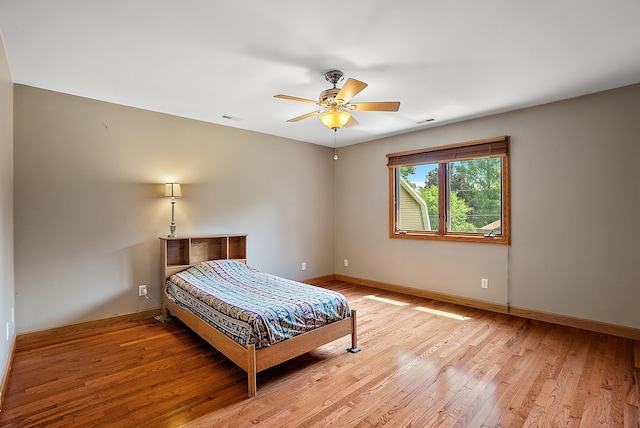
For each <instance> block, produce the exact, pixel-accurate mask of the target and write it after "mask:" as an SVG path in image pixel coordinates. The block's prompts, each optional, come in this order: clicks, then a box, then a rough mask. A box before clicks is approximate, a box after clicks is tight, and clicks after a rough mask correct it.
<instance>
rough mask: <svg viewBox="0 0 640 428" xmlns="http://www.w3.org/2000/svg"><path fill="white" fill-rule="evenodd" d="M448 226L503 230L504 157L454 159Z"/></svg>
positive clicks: (460, 229) (459, 229)
mask: <svg viewBox="0 0 640 428" xmlns="http://www.w3.org/2000/svg"><path fill="white" fill-rule="evenodd" d="M448 169H449V188H448V195H447V196H448V208H449V212H448V215H447V218H448V223H447V226H448V227H447V228H448V230H450V231H452V232H467V233H489V232H493V234H496V235H500V234H501V220H502V219H501V213H502V189H501V182H502V158H500V157H494V158H483V159H473V160H465V161H456V162H450V163H449V164H448Z"/></svg>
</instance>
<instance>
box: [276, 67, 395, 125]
mask: <svg viewBox="0 0 640 428" xmlns="http://www.w3.org/2000/svg"><path fill="white" fill-rule="evenodd" d="M343 76H344V74H343V73H342V71H340V70H330V71H327V72H326V73H325V75H324V78H325V79H326V80H327V81H328V82H329V83H331V84H332V85H333V88H329V89H326V90H324V91H322V92H321V93H320V98H319V100H318V101H314V100H309V99H306V98H298V97H292V96H290V95H283V94H277V95H274V97H276V98H282V99H285V100H291V101H300V102H303V103H308V104H316V105H318V106H320V107H322V109H321V110H317V111H314V112H311V113H307V114H303V115H302V116H298V117H294V118H293V119H289V120H287V122H298V121H300V120H302V119H306V118H308V117H312V116H316V115H320V120H321V121H322V123H323V124H324V125H325V126H327V127H328V128H331V129H333V130H334V131H335V130H337V129H338V128H342V127H343V126H344V127H351V126H355V125H357V124H358V121H357V120H356V119H355V118H354V117H353V116H351V113H350V111H354V110H360V111H364V110H369V111H398V109H399V108H400V103H399V102H398V101H382V102H367V103H350V102H349V101H351V98H353V97H354V96H356V95H358V94H359V93H360V92H361V91H362V90H363V89H364V88H366V87H367V84H366V83H364V82H361V81H359V80H356V79H351V78H349V79H347V81H346V83H345V84H344V86H343V87H342V88H337V87H336V85H337V84H338V82H340V81H341V80H342V79H343Z"/></svg>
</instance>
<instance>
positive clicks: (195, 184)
mask: <svg viewBox="0 0 640 428" xmlns="http://www.w3.org/2000/svg"><path fill="white" fill-rule="evenodd" d="M15 98H16V102H15V164H14V168H15V195H16V197H15V219H16V220H15V241H16V245H15V257H16V272H15V275H16V280H15V281H16V317H17V320H16V326H17V330H18V331H19V332H25V331H32V330H36V329H42V328H49V327H54V326H58V325H63V324H67V323H72V322H77V321H82V320H89V319H95V318H101V317H106V316H110V315H114V314H123V313H129V312H134V311H137V310H142V309H146V308H150V307H157V306H159V303H158V301H157V300H150V301H146V300H145V299H144V298H138V297H137V285H138V284H147V285H148V286H149V288H150V294H151V295H152V296H155V297H156V298H159V295H160V294H159V293H160V291H159V290H160V289H159V286H160V266H159V262H160V253H159V248H160V244H159V240H158V237H159V236H166V235H167V234H168V233H169V222H170V216H171V209H170V203H169V201H168V200H166V199H163V198H161V197H160V196H161V194H160V192H162V190H161V188H162V186H159V183H160V184H161V183H164V182H169V181H175V182H179V183H182V185H183V187H182V191H183V195H184V198H183V199H180V200H178V201H177V203H176V223H177V227H178V229H177V231H178V233H179V234H181V235H187V234H213V233H229V232H237V233H248V234H249V238H248V245H247V247H248V248H247V252H248V261H249V264H251V265H253V266H255V267H257V268H259V269H262V270H265V271H268V272H272V273H275V274H278V275H282V276H285V277H289V278H293V279H302V278H308V277H314V276H320V275H326V274H330V273H333V270H334V266H333V248H334V242H333V235H332V233H327V231H332V230H333V186H334V185H333V179H334V161H333V153H332V150H331V149H329V148H326V147H320V146H317V145H312V144H306V143H301V142H297V141H292V140H287V139H283V138H278V137H272V136H268V135H264V134H258V133H254V132H248V131H244V130H239V129H234V128H229V127H224V126H219V125H213V124H209V123H204V122H198V121H194V120H188V119H184V118H178V117H174V116H169V115H164V114H159V113H153V112H149V111H144V110H140V109H134V108H128V107H123V106H118V105H114V104H109V103H104V102H99V101H95V100H89V99H84V98H79V97H74V96H70V95H64V94H60V93H55V92H50V91H46V90H42V89H36V88H32V87H27V86H21V85H16V86H15ZM303 261H304V262H306V263H307V270H306V271H305V272H302V271H301V263H302V262H303Z"/></svg>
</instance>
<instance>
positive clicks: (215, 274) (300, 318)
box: [166, 260, 351, 348]
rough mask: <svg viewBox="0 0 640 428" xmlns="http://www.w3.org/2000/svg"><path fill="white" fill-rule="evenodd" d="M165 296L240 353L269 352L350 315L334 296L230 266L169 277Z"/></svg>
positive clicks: (215, 264)
mask: <svg viewBox="0 0 640 428" xmlns="http://www.w3.org/2000/svg"><path fill="white" fill-rule="evenodd" d="M166 293H167V296H168V297H169V298H170V299H171V300H173V301H174V302H176V303H177V304H178V305H180V306H182V307H184V308H186V309H188V310H190V311H191V312H193V313H195V314H196V315H198V316H199V317H200V318H202V319H204V320H205V321H207V322H208V323H209V324H211V325H213V326H214V327H216V328H217V329H218V330H220V331H221V332H223V333H224V334H226V335H227V336H229V337H230V338H231V339H233V340H235V341H236V342H238V343H240V344H241V345H242V346H244V347H246V346H247V345H248V344H250V343H253V344H255V346H256V348H260V347H264V346H270V345H273V344H275V343H277V342H280V341H282V340H285V339H288V338H290V337H293V336H295V335H298V334H301V333H304V332H306V331H310V330H313V329H316V328H318V327H321V326H323V325H325V324H329V323H332V322H334V321H339V320H341V319H343V318H346V317H349V316H350V314H351V313H350V310H349V304H348V303H347V299H346V298H345V297H344V296H343V295H342V294H340V293H336V292H334V291H331V290H326V289H323V288H319V287H315V286H312V285H308V284H303V283H300V282H296V281H291V280H288V279H284V278H280V277H277V276H274V275H270V274H266V273H262V272H260V271H258V270H256V269H254V268H252V267H249V266H247V265H245V264H243V263H240V262H237V261H235V260H212V261H208V262H202V263H199V264H197V265H195V266H193V267H191V268H189V269H187V270H184V271H182V272H179V273H177V274H175V275H172V276H171V278H169V280H168V281H167V286H166Z"/></svg>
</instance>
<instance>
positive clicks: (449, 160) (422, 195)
mask: <svg viewBox="0 0 640 428" xmlns="http://www.w3.org/2000/svg"><path fill="white" fill-rule="evenodd" d="M387 158H388V163H387V166H388V168H389V183H390V192H389V193H390V204H389V205H390V209H389V212H390V236H391V237H392V238H418V239H440V240H452V241H465V242H482V243H493V244H509V242H510V233H509V232H510V228H509V225H510V213H509V205H510V204H509V137H508V136H501V137H495V138H488V139H485V140H478V141H471V142H468V143H461V144H455V145H450V146H443V147H434V148H430V149H422V150H415V151H411V152H403V153H392V154H388V155H387Z"/></svg>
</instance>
